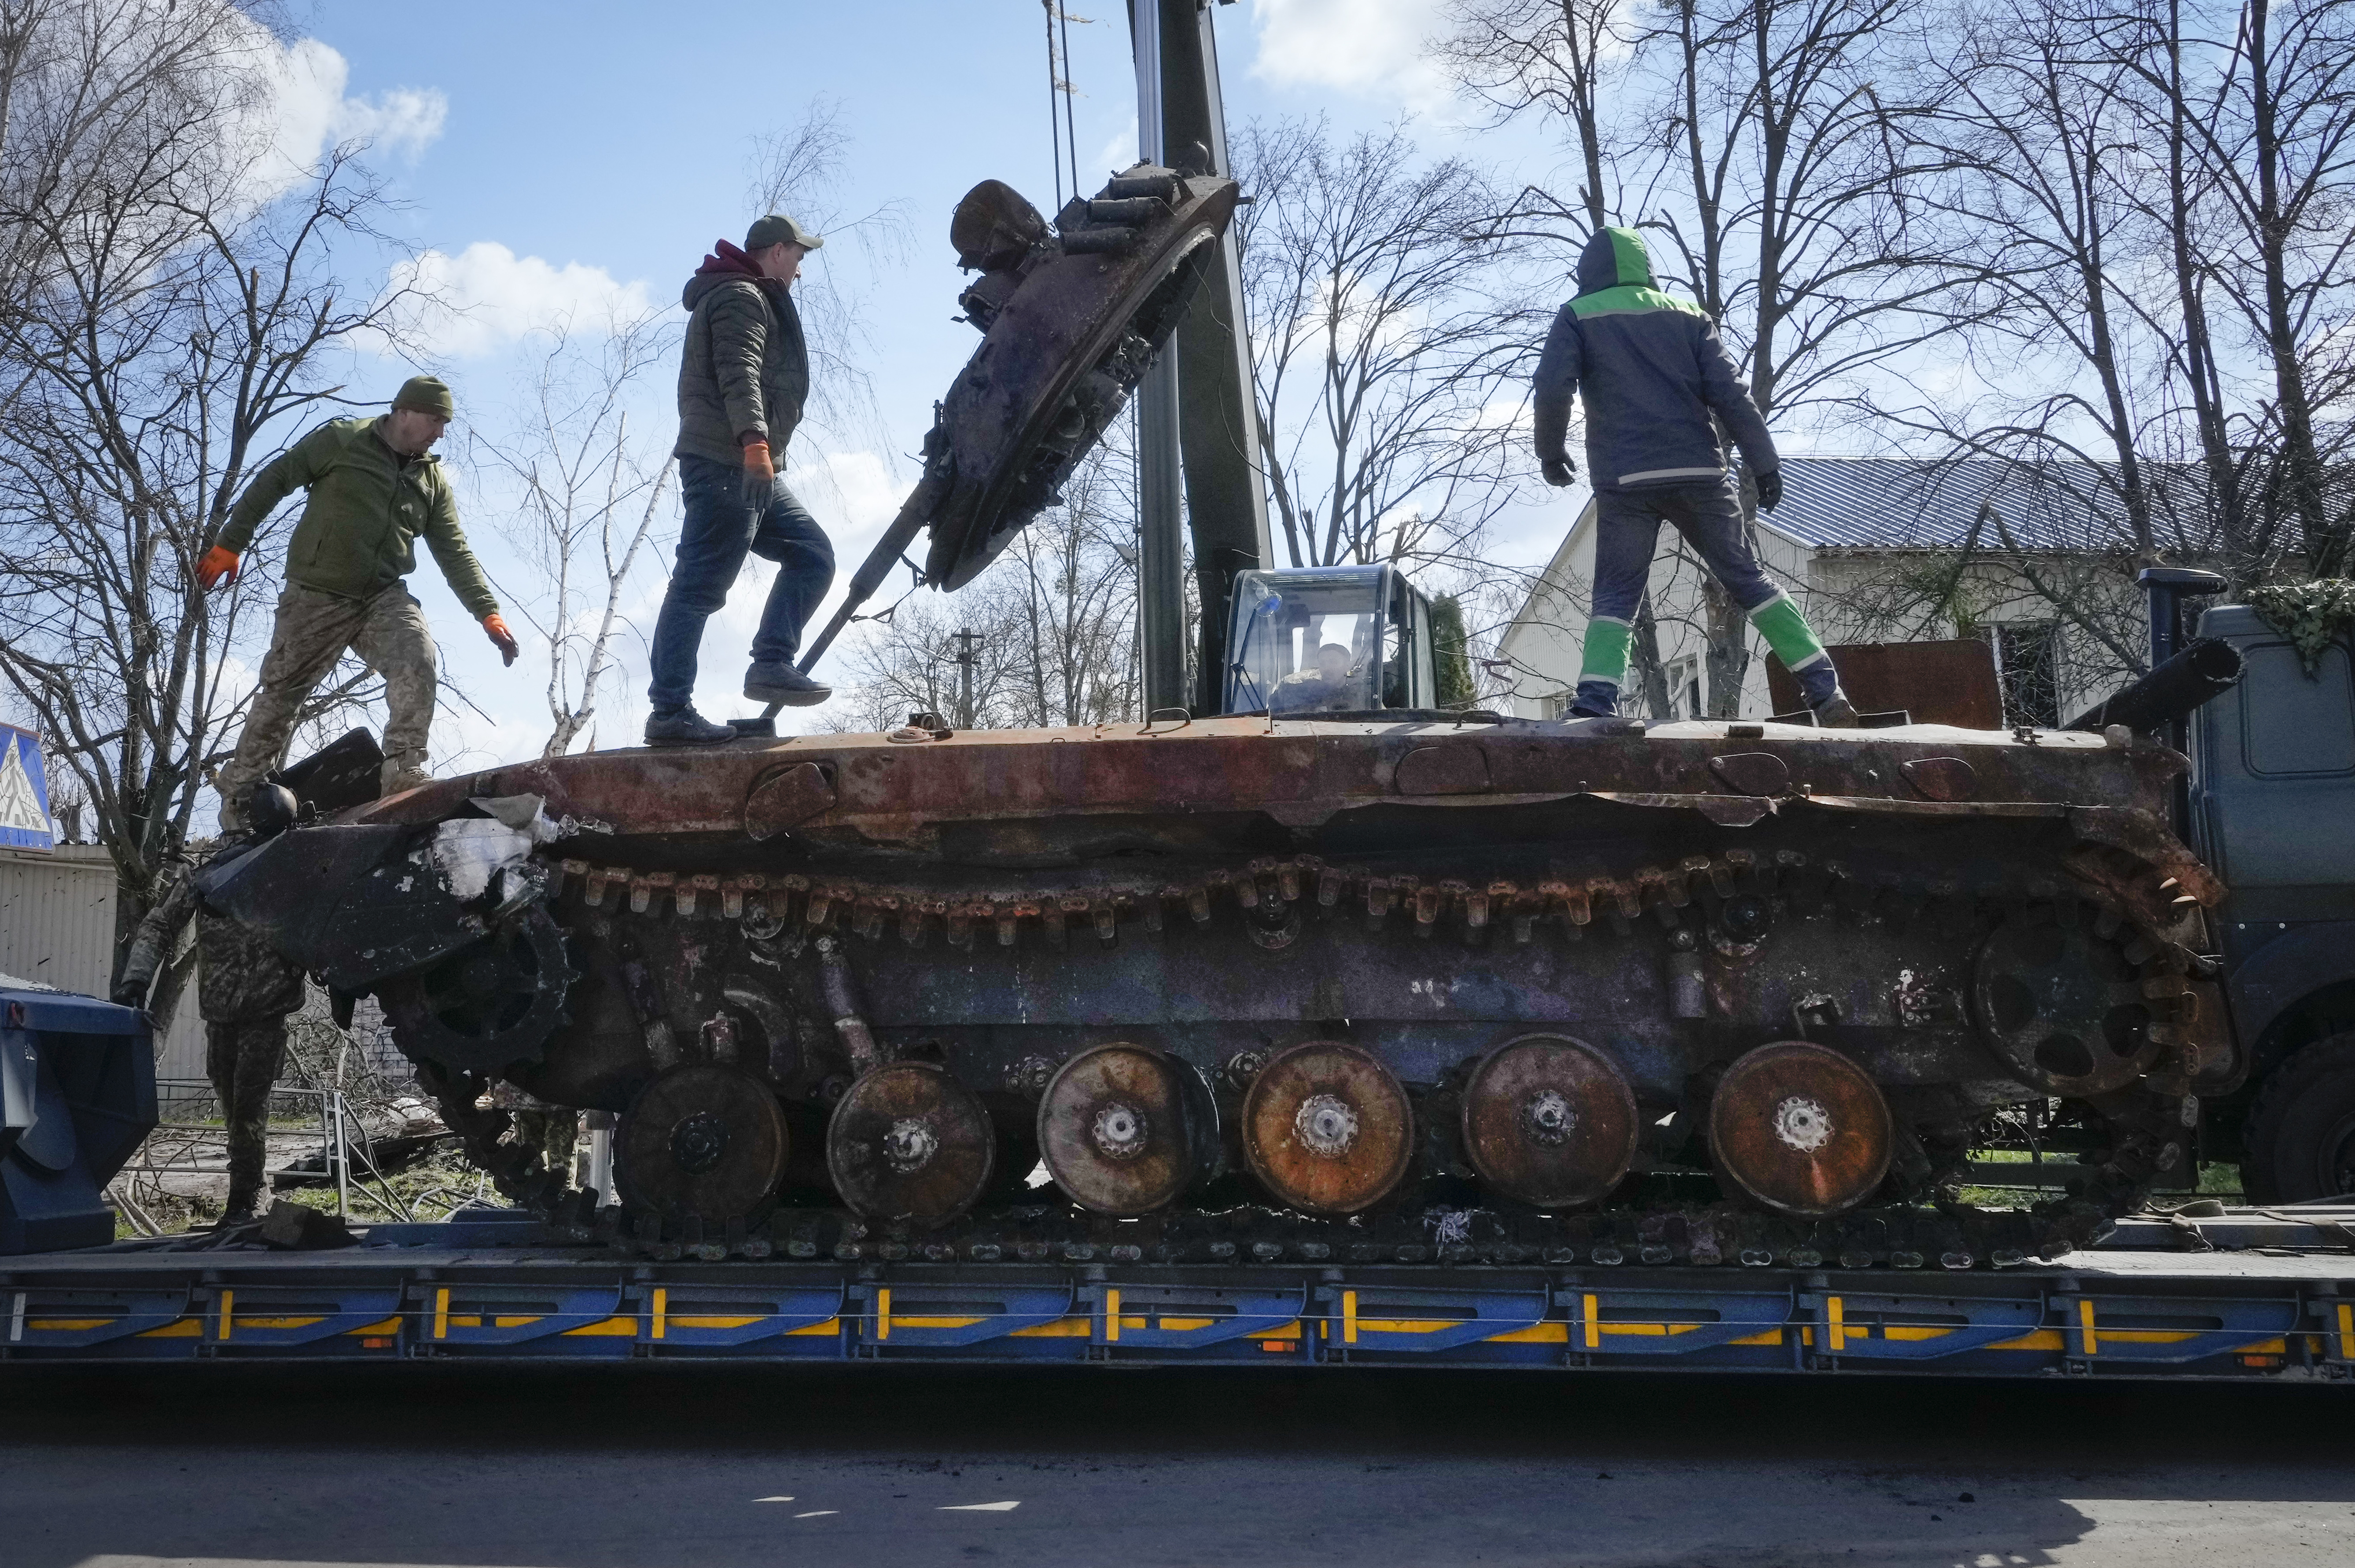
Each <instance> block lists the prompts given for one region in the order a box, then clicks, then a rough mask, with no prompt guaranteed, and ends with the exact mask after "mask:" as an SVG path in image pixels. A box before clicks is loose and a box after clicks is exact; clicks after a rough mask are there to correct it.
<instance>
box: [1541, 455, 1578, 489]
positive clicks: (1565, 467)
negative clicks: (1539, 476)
mask: <svg viewBox="0 0 2355 1568" xmlns="http://www.w3.org/2000/svg"><path fill="white" fill-rule="evenodd" d="M1538 466H1539V467H1540V468H1541V469H1543V470H1544V471H1545V482H1547V483H1548V484H1550V485H1552V486H1553V487H1554V488H1555V489H1557V490H1559V489H1561V487H1562V486H1563V485H1565V484H1568V483H1569V482H1571V481H1572V480H1574V479H1576V478H1577V477H1578V465H1577V464H1576V463H1574V462H1572V461H1570V460H1569V459H1568V458H1540V459H1539V460H1538Z"/></svg>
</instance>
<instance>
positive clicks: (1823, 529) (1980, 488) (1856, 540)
mask: <svg viewBox="0 0 2355 1568" xmlns="http://www.w3.org/2000/svg"><path fill="white" fill-rule="evenodd" d="M2179 470H2180V471H2179ZM2197 483H2198V481H2197V479H2196V478H2194V477H2193V473H2192V471H2190V469H2189V468H2188V467H2185V466H2183V465H2169V466H2168V468H2167V469H2165V470H2162V471H2159V472H2158V474H2157V475H2156V481H2155V489H2156V490H2157V491H2158V494H2159V503H2160V506H2161V509H2162V511H2164V509H2165V505H2166V502H2167V500H2168V499H2169V493H2173V495H2174V497H2175V498H2177V499H2178V502H2179V504H2180V505H2182V506H2183V507H2184V509H2185V510H2186V511H2187V512H2196V510H2197V502H2196V497H2195V490H2194V487H2195V486H2196V485H2197ZM1998 520H1999V522H1998ZM1769 521H1770V524H1771V525H1772V526H1773V527H1774V528H1776V529H1778V530H1780V531H1781V532H1783V533H1785V534H1787V535H1790V536H1791V537H1793V538H1795V539H1796V540H1798V541H1799V542H1800V543H1802V544H1805V545H1809V546H1814V547H1815V548H1817V549H1824V550H1955V549H1961V548H1963V547H1965V546H1971V547H1974V548H1977V549H1980V550H1987V551H1997V552H2009V551H2017V550H2069V551H2085V550H2122V549H2126V548H2129V547H2130V546H2129V545H2128V543H2127V541H2128V540H2129V539H2130V538H2131V537H2132V533H2131V530H2130V529H2129V528H2128V527H2127V524H2126V509H2125V507H2124V506H2123V505H2122V504H2121V503H2119V500H2118V496H2117V491H2116V488H2115V476H2114V475H2113V474H2112V473H2111V472H2110V471H2107V470H2106V469H2104V468H2102V467H2099V466H2097V465H2095V464H2093V463H2085V462H2071V463H2044V464H2038V465H2034V466H2030V465H2028V464H2024V463H2013V462H2006V461H2002V460H2001V459H1997V458H1965V459H1958V460H1953V461H1929V460H1923V459H1913V458H1840V457H1794V458H1785V459H1784V460H1783V504H1782V505H1780V506H1778V507H1776V508H1775V509H1774V512H1773V514H1771V515H1770V519H1769ZM2174 532H2175V530H2174V529H2172V528H2171V527H2169V525H2168V524H2167V523H2165V522H2162V523H2161V524H2160V533H2161V535H2162V538H2161V544H2162V546H2167V545H2173V544H2176V543H2177V541H2176V540H2175V539H2173V538H2171V537H2169V535H2172V534H2174ZM2191 542H2192V541H2191V540H2190V539H2188V538H2187V539H2184V540H2182V541H2181V543H2182V544H2185V545H2189V544H2190V543H2191Z"/></svg>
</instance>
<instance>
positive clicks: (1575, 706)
mask: <svg viewBox="0 0 2355 1568" xmlns="http://www.w3.org/2000/svg"><path fill="white" fill-rule="evenodd" d="M1567 716H1568V717H1571V718H1617V717H1618V716H1619V688H1618V687H1616V686H1614V685H1613V684H1612V683H1610V682H1608V681H1581V682H1579V683H1578V691H1577V693H1576V694H1574V695H1572V698H1571V700H1570V713H1569V715H1567Z"/></svg>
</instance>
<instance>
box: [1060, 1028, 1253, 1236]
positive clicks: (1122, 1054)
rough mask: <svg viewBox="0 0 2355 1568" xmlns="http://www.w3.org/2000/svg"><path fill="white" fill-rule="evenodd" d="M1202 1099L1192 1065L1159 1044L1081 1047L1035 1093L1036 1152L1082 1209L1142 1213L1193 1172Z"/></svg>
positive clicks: (1165, 1200)
mask: <svg viewBox="0 0 2355 1568" xmlns="http://www.w3.org/2000/svg"><path fill="white" fill-rule="evenodd" d="M1189 1078H1191V1079H1192V1080H1193V1082H1192V1083H1191V1085H1190V1086H1189V1084H1188V1079H1189ZM1189 1089H1190V1091H1191V1092H1190V1093H1189ZM1206 1113H1210V1107H1209V1093H1208V1091H1207V1090H1206V1089H1204V1088H1203V1086H1202V1084H1201V1080H1200V1079H1199V1078H1198V1077H1195V1076H1194V1072H1193V1069H1192V1068H1190V1067H1188V1065H1186V1064H1185V1063H1183V1062H1181V1061H1179V1060H1177V1058H1176V1057H1174V1056H1171V1055H1168V1054H1165V1053H1163V1052H1160V1051H1156V1050H1152V1049H1151V1048H1149V1047H1147V1046H1143V1045H1126V1044H1117V1045H1099V1046H1097V1047H1096V1048H1094V1049H1093V1050H1091V1051H1082V1052H1081V1053H1080V1054H1078V1055H1076V1056H1074V1057H1072V1058H1071V1060H1070V1061H1068V1062H1066V1063H1064V1064H1063V1065H1062V1066H1061V1067H1060V1069H1058V1070H1057V1072H1056V1074H1055V1075H1054V1077H1053V1078H1052V1079H1050V1081H1049V1082H1048V1085H1047V1092H1046V1093H1045V1094H1044V1095H1043V1096H1041V1097H1040V1098H1039V1157H1040V1158H1041V1159H1043V1160H1046V1162H1047V1171H1048V1174H1050V1175H1051V1176H1052V1177H1054V1179H1055V1183H1056V1185H1057V1186H1059V1187H1060V1188H1062V1190H1063V1191H1064V1192H1067V1193H1069V1194H1070V1195H1071V1201H1072V1202H1075V1203H1077V1204H1079V1205H1080V1206H1081V1207H1082V1208H1083V1209H1092V1210H1094V1211H1095V1212H1096V1213H1100V1214H1147V1213H1152V1212H1153V1211H1154V1210H1156V1209H1158V1208H1162V1207H1164V1206H1166V1205H1167V1204H1169V1203H1171V1202H1175V1201H1176V1200H1177V1195H1178V1194H1179V1193H1180V1192H1184V1191H1185V1190H1186V1188H1187V1187H1188V1185H1189V1184H1190V1183H1191V1182H1192V1181H1194V1179H1195V1178H1196V1176H1198V1175H1199V1174H1200V1173H1201V1163H1202V1162H1201V1160H1199V1157H1198V1149H1199V1145H1200V1143H1201V1141H1202V1140H1201V1139H1200V1137H1199V1133H1200V1131H1201V1130H1202V1128H1201V1127H1200V1123H1201V1121H1202V1119H1203V1118H1204V1116H1205V1114H1206ZM1213 1147H1215V1145H1214V1146H1213Z"/></svg>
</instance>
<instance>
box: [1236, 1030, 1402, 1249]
mask: <svg viewBox="0 0 2355 1568" xmlns="http://www.w3.org/2000/svg"><path fill="white" fill-rule="evenodd" d="M1242 1134H1243V1157H1244V1158H1245V1159H1246V1160H1249V1161H1250V1163H1251V1168H1252V1174H1253V1175H1255V1176H1257V1177H1258V1178H1259V1179H1260V1180H1261V1181H1263V1182H1264V1183H1266V1185H1267V1188H1268V1191H1269V1192H1273V1193H1274V1194H1275V1196H1276V1198H1277V1199H1278V1201H1280V1202H1284V1203H1287V1204H1289V1205H1291V1206H1292V1207H1293V1208H1295V1209H1298V1210H1300V1211H1301V1212H1302V1213H1310V1214H1354V1213H1358V1212H1359V1210H1361V1209H1366V1208H1370V1207H1371V1206H1373V1205H1374V1204H1375V1203H1378V1202H1380V1201H1381V1200H1382V1199H1383V1198H1384V1197H1386V1196H1388V1195H1389V1194H1390V1192H1391V1189H1392V1188H1394V1187H1396V1186H1397V1185H1398V1184H1399V1181H1400V1179H1401V1177H1403V1176H1405V1174H1406V1167H1407V1160H1408V1157H1409V1155H1410V1154H1411V1153H1412V1150H1413V1148H1414V1110H1413V1107H1412V1106H1411V1105H1410V1104H1409V1103H1408V1101H1407V1097H1406V1090H1405V1089H1404V1088H1402V1087H1401V1086H1400V1085H1399V1081H1398V1079H1397V1078H1395V1077H1393V1076H1392V1075H1391V1070H1390V1069H1389V1068H1388V1067H1386V1066H1384V1065H1382V1064H1381V1062H1380V1059H1379V1058H1378V1057H1376V1056H1374V1055H1373V1054H1371V1053H1370V1052H1367V1051H1363V1050H1360V1049H1359V1048H1358V1047H1357V1046H1355V1045H1351V1044H1347V1043H1346V1042H1343V1041H1339V1040H1311V1041H1308V1042H1305V1044H1298V1045H1295V1046H1293V1047H1291V1048H1290V1049H1289V1050H1285V1051H1283V1052H1280V1053H1278V1054H1277V1055H1276V1056H1275V1058H1274V1059H1273V1061H1271V1062H1269V1063H1268V1065H1266V1066H1265V1067H1263V1068H1262V1069H1261V1071H1260V1074H1259V1075H1258V1076H1257V1077H1255V1078H1253V1079H1252V1086H1251V1090H1250V1092H1249V1093H1248V1094H1246V1095H1245V1096H1244V1097H1243V1125H1242Z"/></svg>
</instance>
